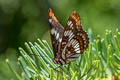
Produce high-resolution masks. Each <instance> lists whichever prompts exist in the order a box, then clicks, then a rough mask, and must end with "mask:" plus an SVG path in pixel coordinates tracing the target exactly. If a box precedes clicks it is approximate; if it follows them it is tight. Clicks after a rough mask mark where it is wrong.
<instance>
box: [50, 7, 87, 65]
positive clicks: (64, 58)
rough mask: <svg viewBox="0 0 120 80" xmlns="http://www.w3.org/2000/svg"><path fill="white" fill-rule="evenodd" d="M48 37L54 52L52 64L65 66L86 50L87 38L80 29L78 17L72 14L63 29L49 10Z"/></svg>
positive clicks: (75, 13) (74, 13)
mask: <svg viewBox="0 0 120 80" xmlns="http://www.w3.org/2000/svg"><path fill="white" fill-rule="evenodd" d="M48 16H49V23H50V26H51V27H50V28H51V29H50V35H51V41H52V47H53V52H54V59H53V61H54V63H56V64H60V65H63V64H67V63H70V62H71V61H74V60H76V58H78V57H79V56H80V54H81V53H83V52H84V51H85V50H86V48H88V44H89V38H88V35H87V33H86V32H85V31H84V30H83V29H82V25H81V21H80V16H79V15H78V14H77V12H75V11H74V12H72V14H71V15H70V17H69V19H68V21H67V24H66V27H65V29H64V28H63V26H62V25H61V24H60V23H59V21H58V20H57V18H56V17H55V16H54V13H53V12H52V10H51V9H49V12H48Z"/></svg>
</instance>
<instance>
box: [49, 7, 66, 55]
mask: <svg viewBox="0 0 120 80" xmlns="http://www.w3.org/2000/svg"><path fill="white" fill-rule="evenodd" d="M48 18H49V19H48V20H49V23H50V35H51V41H52V47H53V52H54V57H58V56H59V55H58V48H59V46H60V45H59V44H60V43H61V41H62V34H63V32H64V28H63V26H62V25H61V24H60V23H59V22H58V20H57V18H56V17H55V16H54V13H53V12H52V10H51V9H49V11H48Z"/></svg>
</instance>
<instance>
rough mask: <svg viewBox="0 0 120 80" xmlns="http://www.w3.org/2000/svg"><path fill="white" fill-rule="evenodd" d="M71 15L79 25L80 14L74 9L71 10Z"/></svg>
mask: <svg viewBox="0 0 120 80" xmlns="http://www.w3.org/2000/svg"><path fill="white" fill-rule="evenodd" d="M71 17H72V18H73V19H74V20H75V21H76V23H77V25H78V26H80V24H81V22H80V16H79V14H78V13H77V12H76V11H73V12H72V14H71Z"/></svg>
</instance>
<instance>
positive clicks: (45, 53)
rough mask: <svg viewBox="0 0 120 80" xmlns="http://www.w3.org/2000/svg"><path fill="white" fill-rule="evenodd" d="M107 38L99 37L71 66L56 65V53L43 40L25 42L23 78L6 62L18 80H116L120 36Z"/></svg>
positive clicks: (119, 71) (119, 70)
mask: <svg viewBox="0 0 120 80" xmlns="http://www.w3.org/2000/svg"><path fill="white" fill-rule="evenodd" d="M105 34H106V37H105V39H103V38H101V37H100V36H97V37H96V38H95V39H94V41H93V42H90V44H89V47H88V49H87V50H86V51H85V52H84V53H83V54H81V56H80V57H79V58H78V59H77V60H76V61H74V62H72V63H71V64H70V65H69V64H67V65H63V66H60V65H58V64H55V63H54V62H53V61H52V59H53V57H54V56H53V51H52V49H51V48H50V46H49V44H48V43H47V41H45V40H40V39H38V41H37V42H34V43H32V42H28V43H27V42H25V47H26V48H25V49H23V48H21V47H20V48H19V51H20V54H21V56H20V57H19V58H18V63H19V66H20V69H21V70H22V73H21V74H18V73H17V72H16V71H15V70H14V68H12V67H11V65H10V62H9V60H8V59H6V62H7V64H8V66H9V68H10V69H11V71H12V72H13V73H14V75H15V76H16V78H17V79H18V80H79V79H81V80H91V79H93V80H94V79H96V80H97V79H99V80H100V79H103V78H106V79H112V76H113V75H116V76H117V77H118V75H120V32H118V30H117V31H116V33H115V34H113V33H112V32H111V31H109V30H106V33H105ZM90 37H91V36H90ZM68 66H70V67H68Z"/></svg>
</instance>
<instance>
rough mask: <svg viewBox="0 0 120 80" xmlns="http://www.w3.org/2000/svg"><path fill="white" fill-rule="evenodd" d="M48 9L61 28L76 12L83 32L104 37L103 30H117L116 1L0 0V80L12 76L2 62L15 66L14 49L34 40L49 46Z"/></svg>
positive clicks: (118, 9)
mask: <svg viewBox="0 0 120 80" xmlns="http://www.w3.org/2000/svg"><path fill="white" fill-rule="evenodd" d="M48 8H52V9H53V12H54V13H55V16H56V17H57V18H58V20H59V22H60V23H61V24H62V25H63V26H65V24H66V22H67V19H68V17H69V15H70V14H71V13H72V12H73V11H77V12H78V13H79V14H80V16H81V20H82V25H83V28H84V29H85V30H88V29H91V30H92V32H93V34H94V35H98V34H100V35H101V36H102V37H104V32H105V30H106V29H111V30H112V31H113V32H114V31H115V29H116V28H120V0H0V80H10V79H11V78H14V75H13V74H12V73H11V71H10V70H9V68H8V66H7V64H6V63H5V59H6V58H9V59H10V60H11V63H12V64H13V65H12V66H13V67H15V69H16V70H18V72H20V71H19V69H18V65H17V64H16V61H17V57H18V56H19V54H18V47H19V46H22V47H23V45H24V42H29V41H36V40H37V38H40V39H45V40H47V41H48V42H50V36H49V23H48Z"/></svg>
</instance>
